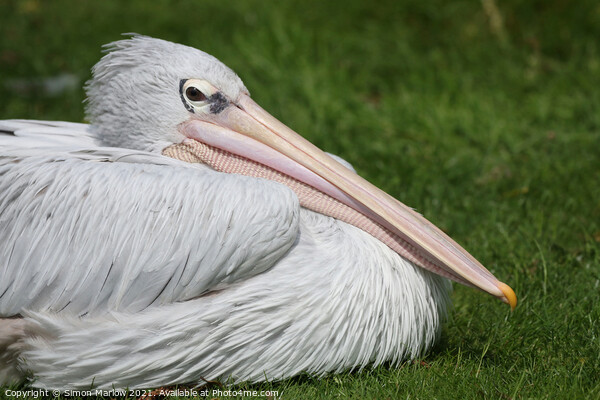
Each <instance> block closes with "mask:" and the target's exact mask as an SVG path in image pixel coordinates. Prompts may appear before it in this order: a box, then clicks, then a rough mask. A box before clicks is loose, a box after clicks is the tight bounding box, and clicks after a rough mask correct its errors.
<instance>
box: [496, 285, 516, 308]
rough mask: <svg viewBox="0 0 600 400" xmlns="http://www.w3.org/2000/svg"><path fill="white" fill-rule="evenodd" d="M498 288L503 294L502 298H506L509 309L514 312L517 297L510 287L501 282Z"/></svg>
mask: <svg viewBox="0 0 600 400" xmlns="http://www.w3.org/2000/svg"><path fill="white" fill-rule="evenodd" d="M498 288H499V289H500V290H501V291H502V293H503V294H504V297H505V298H506V300H507V302H508V305H509V306H510V309H511V310H514V309H515V307H516V306H517V295H516V294H515V292H514V290H512V289H511V287H510V286H508V285H507V284H506V283H503V282H500V283H499V284H498Z"/></svg>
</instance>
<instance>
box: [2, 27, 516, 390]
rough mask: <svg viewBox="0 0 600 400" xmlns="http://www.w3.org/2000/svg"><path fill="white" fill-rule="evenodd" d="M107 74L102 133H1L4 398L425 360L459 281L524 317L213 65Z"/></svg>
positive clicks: (91, 109)
mask: <svg viewBox="0 0 600 400" xmlns="http://www.w3.org/2000/svg"><path fill="white" fill-rule="evenodd" d="M92 72H93V74H92V78H91V80H90V81H89V82H88V84H87V86H86V91H87V97H88V99H87V106H86V113H87V119H88V120H89V121H90V125H87V124H79V123H69V122H48V121H32V120H7V121H0V318H1V320H0V383H9V382H14V381H19V380H23V379H29V382H30V383H31V384H32V385H34V386H36V387H41V388H57V389H60V390H66V389H69V388H71V389H74V388H90V387H95V388H101V389H102V388H104V389H106V388H115V387H119V388H125V387H129V388H140V387H146V388H147V387H158V386H165V385H172V384H181V383H198V384H199V383H202V382H204V380H221V381H227V382H232V383H235V382H241V381H250V382H258V381H262V380H265V379H268V380H278V379H284V378H288V377H291V376H294V375H297V374H299V373H302V372H304V373H309V374H312V375H315V376H322V375H325V374H330V373H337V372H340V371H344V370H348V369H361V368H364V367H366V366H377V365H380V364H382V363H384V362H388V363H390V364H391V365H393V364H395V363H399V362H401V361H402V360H406V359H411V358H415V357H418V356H419V355H421V354H423V353H424V352H426V351H427V350H428V349H429V348H430V347H431V346H432V344H433V343H434V342H435V340H436V339H437V338H438V336H439V334H440V327H441V324H442V323H443V321H444V318H445V316H446V314H447V311H448V307H449V305H450V300H449V293H450V290H451V285H450V281H449V279H450V280H454V281H456V282H459V283H461V284H464V285H468V286H472V287H474V288H477V289H479V290H481V291H483V292H486V293H489V294H490V295H492V296H494V297H496V298H498V299H500V300H502V301H503V302H505V303H507V304H509V305H510V306H511V307H513V308H514V307H515V305H516V297H515V294H514V292H513V291H512V289H511V288H510V287H509V286H508V285H506V284H505V283H502V282H500V281H499V280H498V279H497V278H495V277H494V275H492V274H491V273H490V272H489V271H488V270H487V269H485V268H484V267H483V266H482V265H481V264H480V263H479V262H478V261H477V260H475V258H473V257H472V256H471V255H470V254H469V253H467V252H466V251H465V250H464V249H463V248H462V247H461V246H460V245H458V244H457V243H456V242H454V241H453V240H452V239H450V238H449V237H448V236H447V235H445V234H444V233H443V232H442V231H440V230H439V229H438V228H436V227H435V226H434V225H432V224H431V223H429V222H428V221H427V220H426V219H424V218H423V217H422V216H421V215H419V214H418V213H417V212H415V211H413V210H412V209H411V208H409V207H407V206H405V205H404V204H402V203H401V202H399V201H398V200H396V199H394V198H393V197H391V196H390V195H388V194H386V193H385V192H383V191H382V190H380V189H378V188H376V187H375V186H373V185H372V184H370V183H368V182H367V181H366V180H364V179H362V178H361V177H359V176H358V175H357V174H356V172H355V171H354V170H353V168H352V167H351V166H350V165H349V164H348V163H346V162H345V161H344V160H342V159H340V158H338V157H337V156H334V155H331V154H328V153H325V152H323V151H321V150H320V149H318V148H317V147H315V146H314V145H312V144H311V143H310V142H308V141H307V140H305V139H304V138H302V137H301V136H300V135H298V134H297V133H295V132H294V131H292V130H291V129H290V128H288V127H287V126H285V125H284V124H282V123H281V122H279V121H278V120H277V119H275V118H274V117H273V116H271V115H270V114H269V113H267V112H266V111H265V110H263V109H262V108H261V107H260V106H259V105H258V104H257V103H255V102H254V101H253V100H252V99H251V97H250V94H249V92H248V90H247V89H246V87H245V86H244V84H243V83H242V81H241V80H240V78H239V77H238V76H237V75H236V74H235V73H234V72H233V71H232V70H231V69H229V68H228V67H227V66H225V65H224V64H223V63H221V62H220V61H219V60H217V59H216V58H214V57H212V56H210V55H208V54H206V53H204V52H202V51H200V50H197V49H194V48H190V47H187V46H184V45H180V44H174V43H171V42H167V41H164V40H160V39H155V38H151V37H147V36H140V35H134V36H132V37H129V38H127V39H123V40H120V41H117V42H114V43H112V44H110V45H108V46H107V54H105V55H104V57H103V58H102V59H101V60H100V61H99V62H98V63H97V64H96V65H95V66H94V68H93V70H92Z"/></svg>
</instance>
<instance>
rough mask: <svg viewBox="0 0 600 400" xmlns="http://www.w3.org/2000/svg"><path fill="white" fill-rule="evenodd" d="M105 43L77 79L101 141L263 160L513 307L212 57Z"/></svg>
mask: <svg viewBox="0 0 600 400" xmlns="http://www.w3.org/2000/svg"><path fill="white" fill-rule="evenodd" d="M108 49H109V51H110V52H109V53H108V54H107V55H106V56H104V57H103V58H102V60H101V61H100V62H99V63H98V64H97V65H96V66H95V67H94V69H93V78H92V80H91V81H90V82H89V83H88V86H87V91H88V100H89V103H88V107H87V112H88V118H89V119H90V121H91V122H92V124H93V126H94V129H95V131H96V134H97V136H98V138H99V139H100V140H101V141H102V142H103V144H105V145H109V146H118V147H128V148H134V149H140V150H146V151H152V152H162V151H163V150H164V149H165V148H168V147H170V146H172V145H174V144H178V143H182V142H186V143H190V142H194V143H203V144H206V145H208V146H211V147H213V148H217V149H220V151H224V152H226V153H229V154H231V153H233V154H235V155H237V156H241V157H242V158H243V159H247V160H252V161H253V162H255V163H258V164H261V165H265V166H268V167H269V168H271V169H273V170H276V171H279V172H281V173H283V174H285V175H286V176H289V177H291V178H293V179H295V180H297V181H300V182H303V183H304V184H307V185H309V186H310V187H312V188H316V189H317V190H318V191H320V192H322V193H325V195H327V196H330V197H331V198H334V199H336V201H337V202H339V203H340V204H341V206H342V207H347V208H349V209H351V210H352V212H355V213H356V215H359V218H358V219H361V218H362V221H363V222H356V223H353V222H352V221H351V222H350V223H353V224H355V225H356V226H358V227H361V228H363V229H365V228H364V226H361V224H365V223H364V220H365V218H364V217H366V220H367V221H368V222H367V223H366V224H367V225H369V224H370V226H373V225H376V226H377V227H380V232H382V234H381V237H386V238H388V239H389V237H392V238H397V240H398V241H399V242H402V245H401V246H396V247H394V243H392V245H391V246H390V247H391V248H392V249H394V250H396V248H400V249H401V250H402V251H399V253H401V254H402V255H404V256H405V257H407V258H409V259H410V260H411V261H414V262H415V263H417V264H418V265H419V266H421V267H423V268H425V269H428V270H430V271H432V272H434V273H437V274H440V275H442V276H445V277H448V278H450V279H453V280H455V281H457V282H460V283H463V284H466V285H469V286H474V287H476V288H478V289H481V290H483V291H485V292H487V293H489V294H491V295H493V296H495V297H497V298H499V299H501V300H502V301H504V302H506V303H508V304H510V306H511V307H513V308H514V307H515V305H516V301H517V300H516V296H515V294H514V292H513V291H512V289H511V288H510V287H509V286H508V285H506V284H504V283H502V282H500V281H499V280H498V279H496V277H494V275H492V274H491V273H490V272H489V271H488V270H487V269H485V268H484V267H483V266H482V265H481V264H480V263H479V262H478V261H477V260H475V258H473V257H472V256H471V255H470V254H469V253H467V252H466V251H465V250H464V249H463V248H462V247H461V246H460V245H458V244H457V243H456V242H454V241H453V240H452V239H450V238H449V237H448V236H447V235H445V234H444V233H443V232H441V231H440V230H439V229H438V228H437V227H435V226H434V225H432V224H431V223H430V222H428V221H427V220H426V219H425V218H423V217H422V216H421V215H419V214H418V213H416V212H414V211H413V210H412V209H410V208H409V207H407V206H405V205H404V204H402V203H400V202H399V201H398V200H396V199H394V198H392V197H391V196H389V195H388V194H386V193H385V192H383V191H382V190H380V189H378V188H377V187H375V186H373V185H372V184H370V183H369V182H367V181H366V180H364V179H362V178H361V177H359V176H358V175H357V174H355V173H354V172H353V171H351V170H349V169H348V168H347V167H345V166H344V165H342V164H340V163H339V162H337V161H336V160H335V159H333V158H332V157H330V156H329V155H327V154H326V153H324V152H323V151H321V150H320V149H318V148H317V147H315V146H314V145H312V144H311V143H310V142H308V141H307V140H305V139H304V138H302V137H301V136H300V135H298V134H297V133H295V132H294V131H292V130H291V129H290V128H288V127H287V126H285V125H284V124H282V123H281V122H279V121H278V120H277V119H276V118H274V117H273V116H271V115H270V114H269V113H267V112H266V111H265V110H263V109H262V108H261V107H260V106H259V105H258V104H256V103H255V102H254V101H253V100H252V99H251V98H250V94H249V93H248V90H247V89H246V87H245V86H244V84H243V83H242V81H241V80H240V78H239V77H238V76H237V75H236V74H235V73H234V72H233V71H232V70H231V69H229V68H228V67H227V66H225V65H224V64H223V63H221V62H220V61H219V60H217V59H216V58H214V57H212V56H210V55H208V54H206V53H204V52H202V51H199V50H196V49H193V48H190V47H187V46H183V45H179V44H174V43H170V42H167V41H163V40H159V39H154V38H150V37H145V36H134V37H132V38H130V39H126V40H121V41H118V42H116V43H113V44H112V45H110V46H109V47H108ZM336 212H338V214H336V215H339V213H340V211H336ZM324 213H326V214H327V212H326V211H324ZM341 213H342V214H343V213H344V211H343V210H342V211H341ZM329 215H332V214H329ZM349 219H350V220H358V219H357V218H354V217H352V218H349ZM378 229H379V228H378ZM365 230H367V231H369V230H368V229H365ZM386 235H387V236H386ZM392 240H395V239H392ZM387 243H388V245H389V241H388V242H387ZM396 251H398V250H396Z"/></svg>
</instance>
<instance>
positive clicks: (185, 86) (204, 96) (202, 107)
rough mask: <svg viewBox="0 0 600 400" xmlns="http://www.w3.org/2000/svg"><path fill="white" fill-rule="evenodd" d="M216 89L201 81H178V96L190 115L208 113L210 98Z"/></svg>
mask: <svg viewBox="0 0 600 400" xmlns="http://www.w3.org/2000/svg"><path fill="white" fill-rule="evenodd" d="M215 92H217V89H216V88H215V87H214V86H213V85H211V84H210V83H208V82H207V81H205V80H202V79H182V80H180V81H179V95H180V96H181V101H182V102H183V105H184V106H185V108H186V109H187V110H188V111H189V112H192V113H195V112H196V111H201V112H210V98H211V96H212V95H214V93H215Z"/></svg>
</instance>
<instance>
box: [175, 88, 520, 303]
mask: <svg viewBox="0 0 600 400" xmlns="http://www.w3.org/2000/svg"><path fill="white" fill-rule="evenodd" d="M180 131H181V132H182V133H183V134H184V135H186V136H187V137H188V138H190V139H194V140H196V141H199V142H202V143H205V144H207V145H209V146H213V147H216V148H219V149H222V150H225V151H226V152H229V153H234V154H237V155H239V156H242V157H244V158H247V159H250V160H253V161H255V162H258V163H260V164H263V165H266V166H268V167H270V168H272V169H275V170H277V171H280V172H281V173H283V174H286V175H288V176H290V177H292V178H294V179H296V180H299V181H301V182H304V183H306V184H308V185H310V186H312V187H314V188H316V189H317V190H319V191H321V192H323V193H325V194H327V195H328V196H331V197H333V198H335V199H337V200H338V201H339V202H341V203H343V204H345V205H346V206H348V207H350V208H352V209H353V210H356V211H358V212H359V213H361V214H362V215H364V216H366V217H368V219H370V220H372V221H374V222H375V223H376V224H379V225H380V226H382V227H383V228H384V230H385V231H389V232H391V233H392V234H393V235H392V236H394V237H397V238H399V239H398V240H399V241H404V244H403V249H405V250H406V255H408V256H409V257H408V258H409V259H410V260H411V261H415V262H416V263H417V264H419V265H420V266H422V267H424V268H426V269H428V270H431V271H432V272H434V273H437V274H439V275H442V276H445V277H448V278H450V279H453V280H455V281H457V282H460V283H463V284H466V285H469V286H474V287H476V288H479V289H481V290H483V291H485V292H487V293H489V294H491V295H492V296H495V297H497V298H499V299H501V300H502V301H504V302H505V303H507V304H509V305H510V306H511V308H513V309H514V307H515V306H516V304H517V298H516V296H515V293H514V292H513V290H512V289H511V288H510V287H509V286H508V285H506V284H505V283H502V282H500V281H499V280H498V279H496V277H495V276H494V275H492V274H491V273H490V272H489V271H488V270H487V269H486V268H485V267H483V265H481V264H480V263H479V262H478V261H477V260H476V259H475V258H474V257H472V256H471V255H470V254H469V253H467V252H466V251H465V250H464V249H463V248H462V247H461V246H459V245H458V244H457V243H456V242H454V241H453V240H452V239H451V238H450V237H448V236H447V235H446V234H444V233H443V232H442V231H441V230H440V229H438V228H437V227H436V226H434V225H433V224H431V223H430V222H429V221H427V220H426V219H425V218H423V217H422V216H421V215H420V214H418V213H416V212H415V211H413V210H412V209H411V208H409V207H407V206H405V205H404V204H402V203H401V202H399V201H398V200H396V199H394V198H393V197H391V196H390V195H388V194H387V193H385V192H383V191H382V190H380V189H379V188H377V187H375V186H374V185H372V184H371V183H369V182H367V181H366V180H364V179H363V178H361V177H360V176H358V175H357V174H355V173H354V172H353V171H351V170H350V169H348V168H347V167H345V166H344V165H342V164H341V163H339V162H337V161H336V160H334V159H333V158H332V157H331V156H329V155H327V154H326V153H325V152H323V151H322V150H320V149H319V148H317V147H316V146H314V145H313V144H311V143H310V142H308V141H307V140H306V139H304V138H303V137H302V136H300V135H298V134H297V133H296V132H294V131H293V130H291V129H290V128H288V127H287V126H285V125H284V124H282V123H281V122H279V121H278V120H277V119H276V118H275V117H273V116H271V115H270V114H269V113H267V112H266V111H265V110H263V109H262V108H261V107H260V106H259V105H258V104H256V103H255V102H254V101H253V100H252V99H251V98H250V97H249V96H248V95H246V94H242V95H240V96H239V97H238V99H236V100H235V102H231V104H229V105H228V106H227V107H225V108H223V109H222V110H219V112H218V113H213V114H211V115H210V116H208V115H207V116H206V117H205V118H200V117H198V116H196V117H194V118H192V119H190V120H189V121H188V122H185V123H184V124H182V125H181V126H180ZM390 247H392V246H390ZM392 248H393V247H392ZM403 255H405V254H403Z"/></svg>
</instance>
